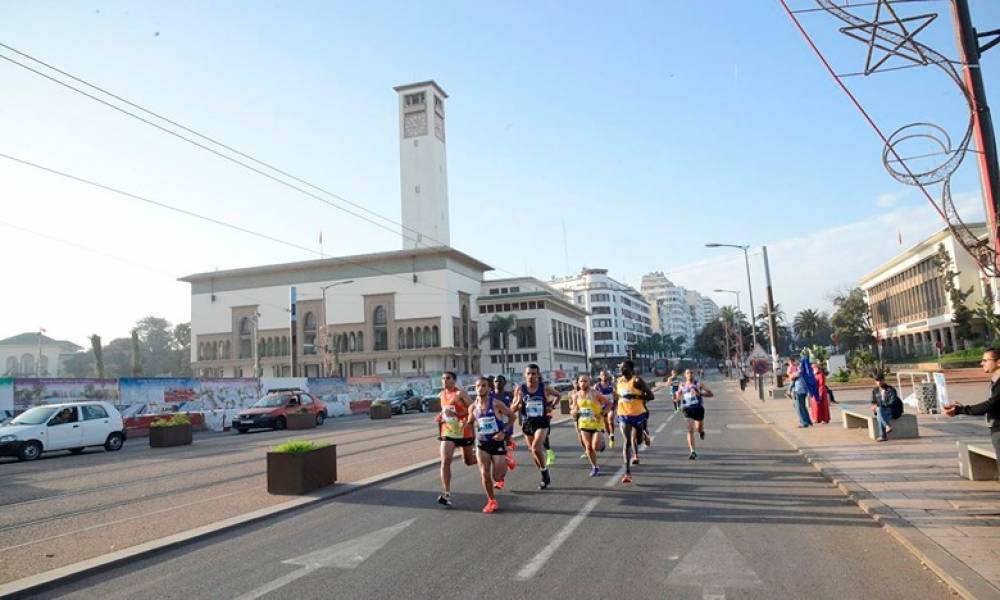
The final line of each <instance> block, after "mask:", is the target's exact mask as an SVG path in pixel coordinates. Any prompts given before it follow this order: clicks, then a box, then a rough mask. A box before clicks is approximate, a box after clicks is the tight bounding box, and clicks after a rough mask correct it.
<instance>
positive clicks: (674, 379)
mask: <svg viewBox="0 0 1000 600" xmlns="http://www.w3.org/2000/svg"><path fill="white" fill-rule="evenodd" d="M667 384H668V385H669V386H670V399H671V400H673V401H674V412H678V411H679V410H680V409H681V401H680V400H679V399H678V396H677V390H678V389H680V387H681V378H680V375H678V374H677V369H670V378H669V379H667Z"/></svg>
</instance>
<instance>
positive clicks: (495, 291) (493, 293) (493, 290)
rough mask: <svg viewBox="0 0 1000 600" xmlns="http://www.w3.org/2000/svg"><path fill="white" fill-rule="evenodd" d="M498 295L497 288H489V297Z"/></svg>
mask: <svg viewBox="0 0 1000 600" xmlns="http://www.w3.org/2000/svg"><path fill="white" fill-rule="evenodd" d="M499 293H500V290H499V289H498V288H490V296H496V295H497V294H499Z"/></svg>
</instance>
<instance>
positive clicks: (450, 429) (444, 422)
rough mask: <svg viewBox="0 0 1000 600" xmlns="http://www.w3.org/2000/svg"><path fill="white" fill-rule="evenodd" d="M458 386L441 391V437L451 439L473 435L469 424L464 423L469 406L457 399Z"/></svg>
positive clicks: (467, 415)
mask: <svg viewBox="0 0 1000 600" xmlns="http://www.w3.org/2000/svg"><path fill="white" fill-rule="evenodd" d="M459 392H460V390H459V389H458V388H454V389H452V390H447V389H446V390H443V391H442V392H441V437H447V438H452V439H462V438H469V437H472V436H473V432H472V427H471V424H468V423H466V420H467V419H468V417H469V407H468V406H465V405H464V404H462V402H461V401H460V400H459Z"/></svg>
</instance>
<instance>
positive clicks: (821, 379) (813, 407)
mask: <svg viewBox="0 0 1000 600" xmlns="http://www.w3.org/2000/svg"><path fill="white" fill-rule="evenodd" d="M812 368H813V375H815V377H816V395H810V397H809V398H810V399H809V417H810V418H811V419H812V421H813V423H829V422H830V388H828V387H826V371H825V370H824V369H823V365H821V364H820V363H816V364H814V365H813V366H812Z"/></svg>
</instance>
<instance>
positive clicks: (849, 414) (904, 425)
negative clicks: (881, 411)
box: [840, 408, 920, 440]
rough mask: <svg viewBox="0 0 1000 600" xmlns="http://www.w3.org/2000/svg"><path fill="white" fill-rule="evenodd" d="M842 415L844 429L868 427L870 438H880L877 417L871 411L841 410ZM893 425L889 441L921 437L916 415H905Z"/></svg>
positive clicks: (894, 421)
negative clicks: (876, 422) (876, 423)
mask: <svg viewBox="0 0 1000 600" xmlns="http://www.w3.org/2000/svg"><path fill="white" fill-rule="evenodd" d="M840 414H841V417H842V418H843V419H844V429H862V428H864V427H867V428H868V437H870V438H871V439H873V440H874V439H876V438H878V433H877V431H878V429H877V428H876V426H875V415H874V414H873V413H871V412H870V411H861V410H854V409H850V408H841V409H840ZM891 425H892V431H891V432H890V433H889V439H901V438H916V437H920V427H919V426H918V425H917V417H916V415H908V414H903V415H901V416H900V417H899V418H898V419H893V420H892V423H891Z"/></svg>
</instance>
